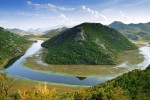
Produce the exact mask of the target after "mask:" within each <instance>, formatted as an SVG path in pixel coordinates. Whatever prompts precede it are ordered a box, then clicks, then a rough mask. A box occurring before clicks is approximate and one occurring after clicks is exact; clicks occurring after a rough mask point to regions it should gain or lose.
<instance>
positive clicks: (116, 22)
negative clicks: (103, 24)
mask: <svg viewBox="0 0 150 100" xmlns="http://www.w3.org/2000/svg"><path fill="white" fill-rule="evenodd" d="M111 24H124V23H123V22H121V21H114V22H112V23H111Z"/></svg>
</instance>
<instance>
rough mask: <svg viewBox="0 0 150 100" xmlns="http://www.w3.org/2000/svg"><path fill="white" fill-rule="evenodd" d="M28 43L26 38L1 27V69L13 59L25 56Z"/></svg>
mask: <svg viewBox="0 0 150 100" xmlns="http://www.w3.org/2000/svg"><path fill="white" fill-rule="evenodd" d="M28 42H29V41H27V40H26V39H25V38H24V37H21V36H19V35H16V34H14V33H11V32H9V31H7V30H6V29H4V28H2V27H0V68H2V66H3V65H4V64H6V63H7V61H8V60H10V59H12V58H13V57H17V56H20V55H22V54H24V52H25V50H26V47H27V45H28Z"/></svg>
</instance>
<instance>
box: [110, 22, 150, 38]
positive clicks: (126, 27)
mask: <svg viewBox="0 0 150 100" xmlns="http://www.w3.org/2000/svg"><path fill="white" fill-rule="evenodd" d="M109 27H111V28H115V29H116V30H118V31H119V32H121V33H122V34H123V35H125V36H126V37H127V38H129V39H131V40H141V39H142V40H150V23H139V24H124V23H122V22H119V21H115V22H113V23H111V24H110V25H109Z"/></svg>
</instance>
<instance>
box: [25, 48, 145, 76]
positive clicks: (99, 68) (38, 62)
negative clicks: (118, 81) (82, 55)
mask: <svg viewBox="0 0 150 100" xmlns="http://www.w3.org/2000/svg"><path fill="white" fill-rule="evenodd" d="M44 52H46V51H45V50H44ZM43 55H44V54H43V51H40V52H38V53H36V54H34V55H32V56H31V57H28V58H27V59H26V61H25V62H24V65H25V66H26V67H28V68H31V69H32V70H36V71H40V72H45V73H55V74H63V75H70V76H79V77H89V76H96V77H99V76H103V77H104V76H107V75H108V74H110V75H113V74H114V75H116V74H119V73H122V71H123V70H124V68H116V67H115V66H116V65H115V66H114V65H49V64H46V63H45V62H44V61H43V58H44V57H42V56H43ZM143 60H144V58H143V56H142V55H141V54H139V50H131V51H127V52H124V53H122V54H120V55H119V57H118V60H117V62H118V65H119V64H122V63H124V62H128V63H130V64H139V63H141V62H142V61H143Z"/></svg>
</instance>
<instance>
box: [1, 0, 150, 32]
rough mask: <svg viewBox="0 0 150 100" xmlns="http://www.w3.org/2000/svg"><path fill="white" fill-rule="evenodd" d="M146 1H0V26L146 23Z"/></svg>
mask: <svg viewBox="0 0 150 100" xmlns="http://www.w3.org/2000/svg"><path fill="white" fill-rule="evenodd" d="M149 5H150V0H0V27H4V28H19V29H23V30H28V29H31V28H32V29H37V28H42V29H48V28H49V29H50V28H57V27H63V26H67V27H72V26H74V25H78V24H80V23H84V22H95V23H102V24H104V25H108V24H110V23H112V22H113V21H121V22H123V23H126V24H128V23H146V22H150V6H149Z"/></svg>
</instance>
